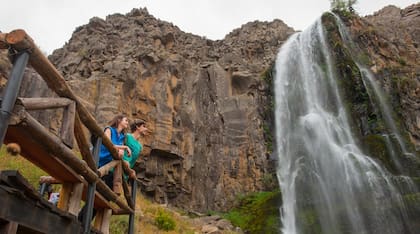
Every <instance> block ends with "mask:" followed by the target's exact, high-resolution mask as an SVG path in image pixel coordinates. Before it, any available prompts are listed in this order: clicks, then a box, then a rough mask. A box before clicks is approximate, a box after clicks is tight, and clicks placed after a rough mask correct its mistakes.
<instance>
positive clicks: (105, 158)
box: [98, 115, 131, 167]
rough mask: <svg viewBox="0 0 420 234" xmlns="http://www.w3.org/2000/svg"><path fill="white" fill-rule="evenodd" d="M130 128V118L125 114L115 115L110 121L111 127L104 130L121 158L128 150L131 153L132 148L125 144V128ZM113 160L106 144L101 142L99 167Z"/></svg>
mask: <svg viewBox="0 0 420 234" xmlns="http://www.w3.org/2000/svg"><path fill="white" fill-rule="evenodd" d="M127 128H128V119H127V117H126V116H125V115H117V116H115V117H114V118H113V119H112V120H111V122H110V123H109V127H106V128H105V130H104V133H105V136H107V137H108V138H109V139H110V140H111V142H112V144H114V147H115V148H116V149H117V151H118V156H119V158H121V157H122V156H123V154H124V152H125V150H127V154H128V155H131V150H130V148H129V147H128V146H126V145H124V140H125V130H126V129H127ZM112 160H113V158H112V154H111V152H110V151H109V150H108V148H106V147H105V145H103V144H101V148H100V151H99V164H98V167H102V166H104V165H106V164H107V163H109V162H111V161H112Z"/></svg>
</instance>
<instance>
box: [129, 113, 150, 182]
mask: <svg viewBox="0 0 420 234" xmlns="http://www.w3.org/2000/svg"><path fill="white" fill-rule="evenodd" d="M130 130H131V134H127V139H126V141H125V144H126V146H128V148H129V149H131V156H130V154H128V153H124V157H123V159H124V162H125V163H126V164H128V166H129V168H130V170H131V171H130V175H129V176H130V178H132V179H135V176H136V173H135V171H134V170H132V169H131V168H133V167H134V164H135V163H136V161H137V159H138V158H139V156H140V152H141V151H142V149H143V145H142V144H141V143H140V141H139V140H140V136H142V135H147V133H148V132H149V129H148V128H147V127H146V123H145V122H144V121H143V120H140V119H136V120H134V121H133V123H132V124H131V125H130Z"/></svg>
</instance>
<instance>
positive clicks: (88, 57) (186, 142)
mask: <svg viewBox="0 0 420 234" xmlns="http://www.w3.org/2000/svg"><path fill="white" fill-rule="evenodd" d="M292 33H293V30H292V29H291V28H289V27H288V26H286V25H285V24H284V23H283V22H281V21H280V20H275V21H273V22H270V23H267V22H252V23H248V24H246V25H243V26H242V27H241V28H240V29H236V30H234V31H233V32H232V33H230V34H229V35H227V36H226V38H225V39H224V40H222V41H211V40H207V39H205V38H202V37H199V36H195V35H192V34H188V33H184V32H182V31H181V30H179V29H178V28H177V27H176V26H174V25H172V24H170V23H167V22H163V21H160V20H158V19H156V18H154V17H153V16H151V15H149V14H148V12H147V11H146V10H145V9H135V10H133V11H131V12H130V13H128V14H127V15H121V14H115V15H111V16H108V17H107V18H106V20H102V19H99V18H93V19H91V20H90V22H89V24H87V25H84V26H81V27H79V28H77V29H76V31H75V32H74V33H73V36H72V38H71V39H70V41H69V42H68V43H67V44H66V45H65V46H64V47H63V48H62V49H58V50H56V51H55V52H54V53H53V55H52V56H51V57H50V59H51V60H52V61H53V63H54V64H55V65H56V67H57V68H58V69H59V70H60V71H61V72H62V73H63V75H64V77H65V78H66V79H67V81H68V83H69V84H70V85H71V87H72V89H73V90H74V91H75V92H76V94H77V95H79V96H80V97H81V98H83V99H84V100H85V101H86V102H88V103H90V104H91V110H92V112H93V113H94V115H95V116H96V118H97V120H98V121H99V122H100V123H101V124H103V125H105V123H106V121H108V120H110V119H111V118H112V116H113V115H114V114H116V113H120V112H124V113H126V114H128V116H129V117H132V118H142V119H145V120H147V124H148V126H149V128H150V129H151V130H152V131H153V133H152V134H151V135H150V136H149V137H147V138H145V139H143V143H144V144H145V145H146V147H145V148H146V149H145V150H144V152H143V156H142V158H143V160H141V161H140V164H139V169H138V172H139V177H140V179H141V180H142V182H143V184H142V185H143V189H144V191H145V192H146V194H148V195H150V196H153V197H154V198H155V200H157V201H159V202H170V203H176V204H177V205H178V206H181V207H184V208H186V209H192V210H198V211H207V210H225V209H227V208H229V207H230V206H231V205H232V202H233V201H234V200H235V198H236V196H237V195H238V194H241V193H246V192H249V191H258V190H262V189H264V188H265V186H268V185H269V184H268V183H267V182H270V177H271V181H274V178H275V176H274V175H273V174H272V172H270V171H269V170H268V168H270V165H269V164H272V162H270V160H269V157H268V154H267V147H266V144H265V139H264V124H265V123H264V120H263V119H262V117H261V116H262V111H263V110H264V108H261V107H264V106H266V104H265V103H266V102H267V101H270V100H267V98H266V97H265V92H266V91H267V89H269V87H267V85H266V84H265V83H264V82H263V79H262V74H263V72H264V71H265V70H267V69H268V68H269V67H270V65H271V64H272V63H273V61H274V60H275V56H276V53H277V50H278V48H279V47H280V45H281V44H282V42H283V41H285V40H286V38H287V37H288V36H289V35H290V34H292Z"/></svg>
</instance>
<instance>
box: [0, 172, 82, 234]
mask: <svg viewBox="0 0 420 234" xmlns="http://www.w3.org/2000/svg"><path fill="white" fill-rule="evenodd" d="M3 172H4V171H3ZM3 172H0V178H1V184H2V186H0V197H1V200H0V203H1V209H0V220H7V221H11V222H16V223H18V224H19V233H56V230H60V232H59V233H60V234H74V233H80V227H81V226H80V223H79V222H78V221H77V218H76V217H75V216H74V215H71V214H68V213H67V212H63V211H61V210H60V209H58V208H57V207H55V206H53V205H51V204H50V203H48V202H46V201H45V200H44V199H43V198H41V196H40V195H39V194H38V193H36V191H34V190H33V189H32V188H31V187H27V186H26V185H25V184H28V185H29V183H28V182H27V181H26V180H25V179H24V178H23V177H22V176H21V175H19V173H16V171H15V174H13V173H10V172H12V171H8V172H6V174H4V173H3ZM43 201H45V202H43ZM23 214H24V215H23Z"/></svg>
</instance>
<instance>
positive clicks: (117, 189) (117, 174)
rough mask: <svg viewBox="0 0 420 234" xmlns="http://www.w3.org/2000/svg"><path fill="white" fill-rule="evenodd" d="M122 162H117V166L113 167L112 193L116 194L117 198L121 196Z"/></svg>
mask: <svg viewBox="0 0 420 234" xmlns="http://www.w3.org/2000/svg"><path fill="white" fill-rule="evenodd" d="M121 164H122V161H121V160H119V161H118V164H117V165H116V166H115V167H114V181H113V185H114V187H113V189H112V190H113V191H114V193H116V194H117V195H118V196H119V195H121V193H122V177H123V173H122V165H121Z"/></svg>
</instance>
